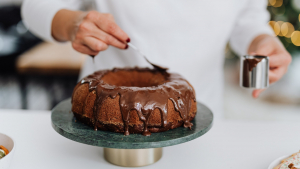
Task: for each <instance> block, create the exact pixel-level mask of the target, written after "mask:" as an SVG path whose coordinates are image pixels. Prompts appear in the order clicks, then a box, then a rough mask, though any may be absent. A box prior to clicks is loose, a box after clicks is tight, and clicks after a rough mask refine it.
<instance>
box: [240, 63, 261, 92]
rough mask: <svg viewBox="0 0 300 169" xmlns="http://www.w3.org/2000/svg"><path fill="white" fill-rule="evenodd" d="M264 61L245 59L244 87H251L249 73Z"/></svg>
mask: <svg viewBox="0 0 300 169" xmlns="http://www.w3.org/2000/svg"><path fill="white" fill-rule="evenodd" d="M261 60H262V59H257V58H255V59H245V60H244V68H243V76H244V78H243V86H245V87H249V73H250V72H251V71H252V70H253V69H254V68H255V67H256V66H257V64H258V63H259V62H260V61H261Z"/></svg>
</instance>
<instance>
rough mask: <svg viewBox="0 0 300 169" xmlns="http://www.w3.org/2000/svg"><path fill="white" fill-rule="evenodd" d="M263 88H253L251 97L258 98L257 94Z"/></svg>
mask: <svg viewBox="0 0 300 169" xmlns="http://www.w3.org/2000/svg"><path fill="white" fill-rule="evenodd" d="M265 90H266V89H256V90H253V92H252V97H253V98H255V99H256V98H258V96H259V95H260V93H262V92H263V91H265Z"/></svg>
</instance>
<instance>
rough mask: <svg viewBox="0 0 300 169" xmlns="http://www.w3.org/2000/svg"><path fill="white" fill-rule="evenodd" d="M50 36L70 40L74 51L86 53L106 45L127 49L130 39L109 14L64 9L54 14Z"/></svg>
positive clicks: (94, 53) (102, 48) (91, 52)
mask: <svg viewBox="0 0 300 169" xmlns="http://www.w3.org/2000/svg"><path fill="white" fill-rule="evenodd" d="M52 36H53V37H54V38H55V39H56V40H58V41H71V42H72V46H73V48H74V49H75V50H76V51H78V52H81V53H84V54H88V55H97V54H98V53H99V52H100V51H104V50H106V49H107V48H108V45H112V46H114V47H117V48H120V49H127V48H128V46H127V42H129V41H130V39H129V37H128V35H127V34H126V33H125V32H124V31H123V30H122V29H121V28H120V27H119V26H118V25H117V24H116V23H115V21H114V18H113V16H112V15H111V14H104V13H99V12H97V11H90V12H82V11H71V10H66V9H62V10H60V11H58V12H57V13H56V15H55V16H54V18H53V21H52Z"/></svg>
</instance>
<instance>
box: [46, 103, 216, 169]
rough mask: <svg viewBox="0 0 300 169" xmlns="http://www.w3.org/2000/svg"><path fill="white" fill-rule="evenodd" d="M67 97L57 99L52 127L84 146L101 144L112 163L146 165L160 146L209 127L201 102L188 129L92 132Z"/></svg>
mask: <svg viewBox="0 0 300 169" xmlns="http://www.w3.org/2000/svg"><path fill="white" fill-rule="evenodd" d="M71 106H72V105H71V99H67V100H64V101H62V102H60V103H59V104H58V105H57V106H56V107H55V108H54V109H53V110H52V115H51V120H52V127H53V128H54V130H55V131H57V132H58V133H59V134H61V135H62V136H64V137H66V138H68V139H71V140H74V141H77V142H80V143H84V144H88V145H93V146H99V147H104V157H105V159H106V160H107V161H108V162H110V163H112V164H115V165H119V166H124V167H138V166H145V165H150V164H153V163H155V162H156V161H158V160H159V159H160V158H161V156H162V147H167V146H172V145H176V144H180V143H184V142H187V141H191V140H193V139H195V138H198V137H200V136H202V135H203V134H205V133H206V132H207V131H209V129H210V128H211V127H212V122H213V114H212V112H211V111H210V110H209V109H208V108H207V107H206V106H205V105H203V104H201V103H199V102H198V103H197V115H196V117H195V119H194V120H193V121H192V123H193V124H194V125H193V127H192V130H190V129H188V128H184V127H178V128H176V129H173V130H169V131H166V132H161V133H152V134H151V136H143V135H142V134H130V135H129V136H124V135H123V134H122V133H114V132H109V131H101V130H98V131H94V129H93V128H92V127H90V126H87V125H85V124H83V123H80V122H76V121H75V118H74V116H73V113H72V112H71Z"/></svg>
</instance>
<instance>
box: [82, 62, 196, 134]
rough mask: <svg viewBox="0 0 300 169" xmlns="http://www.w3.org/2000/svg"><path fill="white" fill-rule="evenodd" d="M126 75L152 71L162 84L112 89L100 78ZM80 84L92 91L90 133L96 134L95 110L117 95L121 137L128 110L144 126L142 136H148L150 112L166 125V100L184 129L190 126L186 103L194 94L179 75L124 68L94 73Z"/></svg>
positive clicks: (188, 106)
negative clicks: (173, 106)
mask: <svg viewBox="0 0 300 169" xmlns="http://www.w3.org/2000/svg"><path fill="white" fill-rule="evenodd" d="M121 70H127V71H152V72H159V73H162V74H163V76H164V77H165V79H166V81H165V83H163V84H159V85H156V86H150V87H135V86H115V85H111V84H107V83H105V82H104V81H103V80H102V77H103V76H104V75H105V74H106V73H108V72H111V71H112V72H118V71H121ZM81 83H89V90H90V91H93V90H95V91H96V100H95V105H94V111H93V112H94V122H95V124H94V129H95V130H97V123H98V115H99V110H100V108H101V106H102V102H103V101H104V100H105V99H106V98H107V97H110V98H112V99H113V98H115V97H116V96H117V95H120V103H119V104H120V108H121V113H122V117H123V122H124V127H125V129H124V131H125V132H124V134H125V135H129V131H128V124H129V115H130V111H131V110H136V111H137V112H138V116H139V118H140V120H141V121H143V123H144V131H143V133H142V134H143V135H145V136H149V135H151V133H150V132H149V130H148V120H149V117H150V115H151V113H152V112H153V111H154V109H156V108H158V109H159V110H160V112H161V115H162V117H161V118H162V120H161V121H162V126H163V127H166V124H167V113H168V112H167V103H168V101H167V100H168V99H170V100H171V101H172V102H173V104H174V105H175V110H176V111H178V112H179V113H180V116H181V118H182V119H183V121H184V123H183V126H184V127H189V128H190V129H191V127H192V125H193V124H192V123H191V122H189V111H190V108H191V102H190V100H191V99H193V100H194V101H196V98H195V93H194V91H193V89H192V87H191V86H190V85H189V83H188V82H187V81H186V80H185V79H184V78H183V77H181V76H180V75H179V74H175V73H168V72H162V71H159V70H156V69H148V68H126V69H117V68H115V69H113V70H102V71H97V72H95V73H94V74H92V75H89V76H87V77H85V78H83V79H82V80H81Z"/></svg>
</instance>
